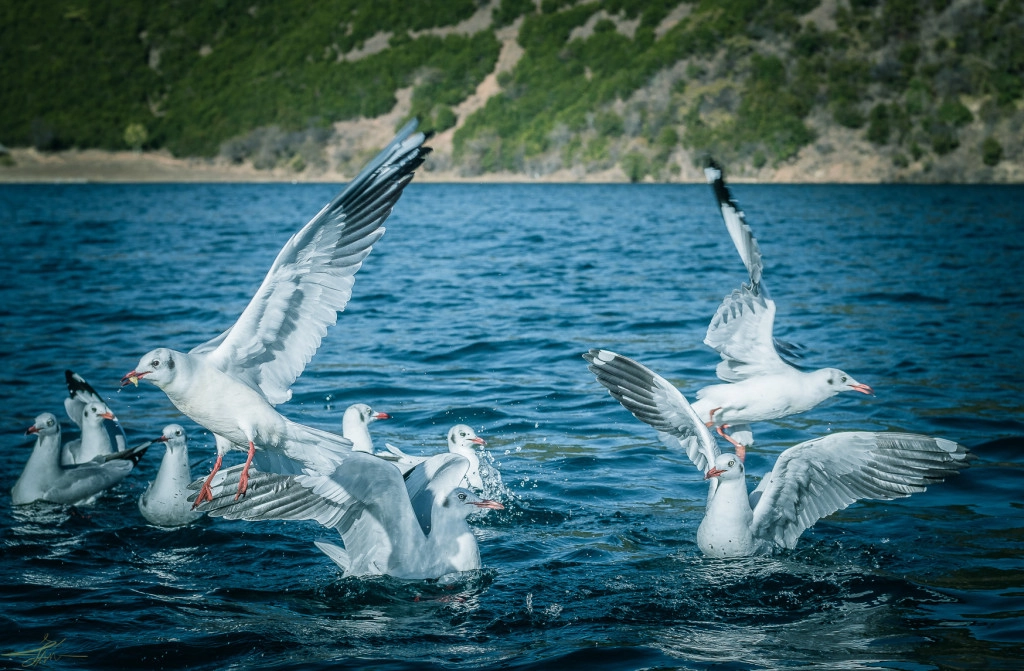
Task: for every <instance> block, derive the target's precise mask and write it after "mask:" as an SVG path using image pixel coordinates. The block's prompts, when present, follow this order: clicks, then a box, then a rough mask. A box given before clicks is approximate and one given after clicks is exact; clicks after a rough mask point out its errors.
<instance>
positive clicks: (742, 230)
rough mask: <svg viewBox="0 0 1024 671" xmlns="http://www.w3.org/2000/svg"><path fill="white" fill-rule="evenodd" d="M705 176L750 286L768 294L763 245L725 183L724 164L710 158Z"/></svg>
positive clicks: (705, 169)
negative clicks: (758, 241)
mask: <svg viewBox="0 0 1024 671" xmlns="http://www.w3.org/2000/svg"><path fill="white" fill-rule="evenodd" d="M704 176H705V177H706V178H707V180H708V184H710V185H711V189H712V191H713V192H714V194H715V201H716V202H717V203H718V209H719V210H720V211H721V213H722V219H723V220H724V221H725V227H726V229H728V231H729V237H730V238H732V242H733V244H734V245H736V251H737V252H739V254H740V258H741V259H743V265H744V266H746V267H747V274H748V275H749V276H750V286H751V287H752V288H754V289H757V288H758V287H761V291H762V292H763V293H765V294H767V290H766V289H764V287H763V286H762V285H761V273H762V271H763V269H764V264H763V263H762V261H761V247H760V246H759V245H758V244H757V238H755V237H754V233H753V232H752V231H751V230H750V226H748V225H747V219H746V217H745V216H744V215H743V210H741V209H740V206H739V204H738V203H737V202H736V201H735V200H733V197H732V194H731V193H730V192H729V187H727V186H726V185H725V175H724V173H723V171H722V166H720V165H719V164H718V163H716V162H715V160H714V159H711V158H709V159H708V166H707V167H706V168H704Z"/></svg>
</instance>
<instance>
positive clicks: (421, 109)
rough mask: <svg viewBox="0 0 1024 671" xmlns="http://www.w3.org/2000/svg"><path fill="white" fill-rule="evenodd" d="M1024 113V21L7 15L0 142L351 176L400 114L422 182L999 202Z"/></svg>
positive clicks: (729, 3)
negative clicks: (692, 184) (592, 182)
mask: <svg viewBox="0 0 1024 671" xmlns="http://www.w3.org/2000/svg"><path fill="white" fill-rule="evenodd" d="M503 39H504V43H503ZM512 41H514V42H515V43H516V44H515V45H514V46H517V47H518V49H517V50H516V53H517V58H516V59H514V60H513V62H511V64H510V65H508V66H507V67H506V68H505V69H502V68H500V67H498V64H499V57H500V56H501V54H502V53H503V49H508V48H509V46H510V45H509V44H508V42H512ZM508 53H511V52H508ZM488 81H490V82H491V85H490V86H489V87H488V85H487V82H488ZM403 92H405V96H404V98H403V95H402V94H403ZM410 92H411V93H410ZM474 96H475V98H473V99H474V100H476V102H475V103H473V104H469V102H468V99H471V98H472V97H474ZM1022 98H1024V0H714V1H712V0H697V1H695V2H682V3H681V2H677V1H674V0H649V1H646V2H642V1H639V0H600V1H594V2H571V1H568V0H541V1H540V2H534V1H533V0H500V2H491V3H490V4H488V3H487V2H481V1H475V0H419V1H417V0H406V1H405V2H398V1H397V0H373V1H372V2H370V1H367V0H328V1H321V2H316V3H308V2H298V1H294V0H293V1H287V0H279V1H276V2H259V0H246V1H245V2H240V1H237V0H213V1H210V0H179V1H177V2H167V3H151V2H142V1H141V0H120V1H119V2H110V1H104V0H66V1H64V2H57V1H52V0H51V1H44V2H39V3H5V4H4V5H3V6H2V7H0V104H2V106H3V110H4V112H3V114H2V115H0V142H2V143H4V144H6V145H7V146H15V147H25V146H32V147H35V148H37V149H39V150H43V151H54V150H60V149H67V148H72V147H75V148H92V147H95V148H104V149H125V148H129V147H130V148H135V149H167V150H169V151H170V152H172V153H173V154H174V155H177V156H201V157H220V160H222V161H227V162H234V163H240V162H249V163H251V164H253V165H255V166H256V167H257V168H277V169H281V168H282V167H283V168H286V169H288V170H292V171H295V172H299V171H315V170H323V169H326V168H327V167H328V166H329V165H333V166H336V165H338V164H339V162H341V161H342V160H343V159H347V158H351V156H344V157H339V156H338V155H336V154H338V153H339V152H338V151H337V150H336V151H335V152H334V153H333V154H332V152H331V151H330V148H331V147H332V146H336V145H337V138H336V137H335V136H336V133H337V128H338V125H337V122H340V121H344V120H351V119H357V118H373V117H380V116H381V115H384V114H386V113H389V112H391V113H392V114H394V110H396V105H398V104H399V100H400V99H404V100H405V101H406V102H405V107H403V108H401V109H400V112H401V113H400V114H398V117H400V118H398V119H397V120H396V123H398V122H400V121H401V120H403V119H404V118H407V117H408V116H412V115H415V116H419V117H420V118H421V119H422V120H423V123H424V125H425V126H426V127H428V128H432V129H435V130H437V131H441V132H444V133H443V134H442V137H443V138H445V139H446V142H439V149H445V148H448V149H447V152H445V151H439V152H438V156H437V157H436V159H435V164H434V166H433V167H434V169H448V170H451V171H452V173H453V174H456V175H465V176H474V175H481V174H487V173H501V174H506V173H523V174H527V175H531V176H535V177H543V176H545V175H563V176H565V177H566V178H581V177H585V176H586V175H589V174H595V173H600V172H602V171H604V172H607V171H616V170H617V171H620V174H621V175H622V176H623V177H624V178H628V179H631V180H643V179H655V180H673V179H680V178H681V175H682V176H685V175H687V174H692V166H693V165H695V164H697V163H699V161H700V159H701V157H702V156H703V155H704V154H705V153H709V152H710V153H713V154H714V155H716V156H718V157H719V158H720V159H721V160H722V161H725V162H726V163H727V164H729V165H731V166H732V168H731V170H732V172H733V173H734V174H741V175H742V174H747V175H748V176H752V177H758V176H761V177H766V178H770V177H771V175H772V174H775V173H778V172H780V171H785V170H790V171H793V170H797V171H800V170H803V171H813V170H816V169H817V170H821V169H822V166H827V165H830V164H842V163H843V162H851V161H856V162H860V163H863V162H867V163H868V164H869V165H870V166H871V168H872V170H874V171H875V172H877V173H878V178H879V179H880V180H900V179H907V180H921V181H940V180H946V181H964V180H966V181H991V180H994V181H1007V180H1020V179H1021V171H1020V166H1021V156H1022V154H1021V143H1022V134H1021V126H1022V125H1024V111H1022V110H1024V105H1022ZM440 139H441V138H439V140H440ZM370 149H372V148H366V150H370ZM349 154H351V152H349Z"/></svg>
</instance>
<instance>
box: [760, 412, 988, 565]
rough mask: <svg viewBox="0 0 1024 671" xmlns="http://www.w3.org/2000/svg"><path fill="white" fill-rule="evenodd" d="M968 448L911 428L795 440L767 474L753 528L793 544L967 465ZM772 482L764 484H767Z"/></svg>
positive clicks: (775, 540)
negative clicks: (864, 503) (813, 529)
mask: <svg viewBox="0 0 1024 671" xmlns="http://www.w3.org/2000/svg"><path fill="white" fill-rule="evenodd" d="M968 457H969V453H968V452H967V450H966V448H964V447H963V446H962V445H958V444H957V443H954V442H953V441H950V440H944V439H942V438H932V437H930V436H921V435H915V434H910V433H870V432H860V431H857V432H848V433H834V434H831V435H828V436H825V437H823V438H817V439H815V440H809V441H807V442H805V443H800V444H799V445H795V446H793V447H791V448H789V449H788V450H786V451H785V452H783V453H782V454H781V455H780V456H779V460H778V461H777V462H776V463H775V468H773V469H772V471H771V472H770V473H769V474H768V475H766V476H765V477H764V480H762V484H763V486H759V487H758V489H757V490H755V494H756V493H757V492H758V491H759V492H760V498H759V499H756V498H755V497H754V496H752V497H751V498H752V499H753V500H756V507H755V508H754V519H753V524H752V527H751V528H752V530H753V532H754V535H755V536H756V537H758V538H761V539H763V540H766V541H768V542H770V543H773V544H775V545H777V546H780V547H784V548H792V547H794V546H795V545H796V541H797V539H798V538H799V537H800V534H802V533H803V532H804V530H805V529H807V528H808V527H810V526H811V525H812V524H814V523H815V522H817V521H818V520H819V519H821V518H822V517H825V516H827V515H831V514H832V513H834V512H835V511H837V510H842V509H843V508H845V507H847V506H848V505H850V504H851V503H853V502H854V501H858V500H860V499H877V500H883V501H886V500H889V499H895V498H902V497H905V496H910V495H911V494H914V493H916V492H923V491H924V490H925V489H926V488H927V486H928V485H931V484H934V483H937V482H942V481H943V480H944V479H946V478H948V477H950V476H953V475H956V474H957V473H959V472H960V470H961V469H963V468H966V467H967V465H968V464H967V462H968ZM764 483H767V484H764Z"/></svg>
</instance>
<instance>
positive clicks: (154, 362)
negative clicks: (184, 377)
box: [149, 359, 160, 368]
mask: <svg viewBox="0 0 1024 671" xmlns="http://www.w3.org/2000/svg"><path fill="white" fill-rule="evenodd" d="M149 365H150V366H152V367H153V368H159V367H160V359H153V360H152V361H150V362H149Z"/></svg>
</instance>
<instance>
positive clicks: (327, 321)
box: [121, 121, 430, 502]
mask: <svg viewBox="0 0 1024 671" xmlns="http://www.w3.org/2000/svg"><path fill="white" fill-rule="evenodd" d="M415 128H416V122H415V121H412V122H410V123H409V124H408V125H406V126H405V128H403V129H402V130H401V131H400V132H399V133H398V135H397V136H396V137H395V139H394V140H392V141H391V143H390V144H389V145H388V146H387V147H385V148H384V150H383V151H382V152H381V153H380V154H378V155H377V157H376V158H374V159H373V161H371V162H370V163H369V165H367V166H366V167H365V168H364V169H363V170H362V172H360V173H359V175H357V176H356V177H355V179H353V180H352V181H351V182H349V184H348V185H347V186H346V187H345V189H344V190H342V192H341V193H340V194H338V195H337V196H336V197H335V198H334V199H333V200H332V201H331V202H330V203H328V204H327V205H326V206H325V207H324V208H323V209H322V210H320V212H319V213H318V214H317V215H316V216H315V217H313V219H312V220H311V221H310V222H309V223H308V224H306V225H305V226H304V227H303V228H302V229H301V230H300V231H299V232H298V233H296V234H295V235H293V236H292V237H291V239H290V240H288V242H287V244H286V245H285V246H284V248H283V249H282V250H281V252H280V253H279V254H278V256H277V259H276V260H275V261H274V264H273V266H271V268H270V272H269V273H267V276H266V278H264V280H263V284H262V285H261V286H260V287H259V289H258V290H257V292H256V295H255V296H254V297H253V298H252V300H251V301H250V302H249V305H248V306H246V308H245V310H244V311H243V312H242V315H241V316H240V317H239V318H238V321H236V322H235V324H234V325H233V326H231V327H230V328H229V329H228V330H227V331H225V332H224V333H222V334H221V335H219V336H217V337H216V338H214V339H213V340H210V341H209V342H206V343H204V344H202V345H199V346H198V347H196V348H194V349H193V350H191V351H190V352H177V351H175V350H171V349H167V348H160V349H155V350H153V351H151V352H149V353H148V354H146V355H144V356H143V357H142V358H141V359H140V360H139V364H138V366H136V367H135V369H134V370H132V371H130V372H129V373H127V374H126V375H125V376H124V377H123V378H122V379H121V386H122V387H123V386H125V385H127V384H135V385H138V383H139V380H148V381H149V382H152V383H153V384H155V385H156V386H157V387H159V388H160V389H161V390H163V392H164V393H165V394H167V397H168V398H169V399H170V401H171V403H173V404H174V405H175V407H177V408H178V410H180V411H181V412H183V413H184V414H185V415H187V416H188V417H189V418H191V419H192V420H193V421H195V422H196V423H197V424H199V425H201V426H203V427H205V428H206V429H208V430H209V431H210V432H211V433H213V434H214V437H215V439H216V442H217V461H216V463H215V464H214V467H213V471H212V472H211V473H210V477H209V478H207V481H206V485H207V486H206V487H204V488H203V490H202V491H201V492H200V494H199V498H198V499H197V501H198V502H202V501H203V500H205V499H206V498H208V497H209V496H210V489H209V483H210V481H211V480H212V478H213V475H214V474H215V473H216V472H217V471H218V470H219V469H220V466H221V461H222V459H223V457H224V454H225V453H226V452H227V451H228V450H229V449H231V448H232V447H234V446H237V447H238V448H239V449H243V450H248V456H247V458H246V462H245V467H244V468H243V469H242V474H241V477H240V478H239V482H238V492H237V496H241V495H242V494H244V493H245V490H246V486H247V481H248V477H247V471H248V467H249V464H250V463H252V460H253V458H254V456H255V455H256V449H257V448H259V449H260V454H261V458H260V461H261V462H262V466H263V468H264V470H268V471H269V470H278V471H282V472H288V473H294V472H299V471H302V470H311V471H314V472H319V473H331V472H333V471H334V468H335V465H336V463H337V458H338V456H339V455H340V454H342V453H345V452H349V451H350V450H351V447H352V444H351V443H350V442H349V441H348V440H346V439H345V438H343V437H341V436H338V435H336V434H333V433H329V432H327V431H320V430H317V429H312V428H310V427H306V426H303V425H301V424H297V423H295V422H292V421H290V420H288V419H287V418H285V417H284V416H283V415H281V414H280V413H279V412H278V411H277V410H275V409H274V406H275V405H277V404H278V403H283V402H285V401H287V400H288V399H290V398H291V391H290V389H289V388H290V387H291V385H292V383H293V382H295V380H296V378H298V376H299V375H300V374H301V373H302V371H303V369H304V368H305V367H306V364H307V363H308V362H309V360H310V358H312V356H313V354H314V353H315V352H316V350H317V349H318V348H319V346H320V340H321V339H322V338H323V336H324V335H325V334H326V332H327V328H328V327H329V326H331V325H332V324H334V323H335V322H336V321H337V319H338V312H340V311H341V310H343V309H344V308H345V305H346V304H347V303H348V301H349V298H350V297H351V296H352V285H353V283H354V281H355V273H356V271H358V270H359V268H360V266H361V265H362V262H363V259H365V258H366V256H367V254H369V253H370V250H371V249H372V247H373V244H374V243H375V242H377V240H379V239H380V237H381V236H382V235H383V234H384V228H383V227H382V224H383V223H384V220H385V219H387V218H388V215H389V214H391V210H392V208H393V207H394V205H395V203H396V202H397V201H398V199H399V197H400V196H401V195H402V192H403V190H404V189H405V187H406V185H408V184H409V182H410V181H411V180H412V177H413V171H414V170H415V169H416V168H417V167H419V165H420V164H422V163H423V160H424V158H425V157H426V155H427V154H428V153H429V152H430V149H429V148H428V147H424V146H423V142H424V141H425V140H426V137H427V136H426V135H424V134H423V133H414V131H415Z"/></svg>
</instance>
